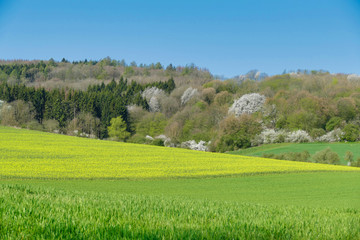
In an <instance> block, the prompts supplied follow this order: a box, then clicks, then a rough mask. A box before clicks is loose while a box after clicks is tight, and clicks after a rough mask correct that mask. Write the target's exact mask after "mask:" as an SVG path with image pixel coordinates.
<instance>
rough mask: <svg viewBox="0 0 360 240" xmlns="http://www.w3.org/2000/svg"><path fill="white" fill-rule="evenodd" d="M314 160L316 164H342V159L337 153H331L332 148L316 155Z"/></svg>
mask: <svg viewBox="0 0 360 240" xmlns="http://www.w3.org/2000/svg"><path fill="white" fill-rule="evenodd" d="M312 159H313V160H314V161H315V162H316V163H325V164H340V157H339V155H338V154H337V153H336V152H333V151H331V149H330V148H326V149H324V150H322V151H319V152H317V153H315V154H314V156H313V157H312Z"/></svg>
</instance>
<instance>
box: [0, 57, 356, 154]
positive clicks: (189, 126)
mask: <svg viewBox="0 0 360 240" xmlns="http://www.w3.org/2000/svg"><path fill="white" fill-rule="evenodd" d="M250 73H252V74H250ZM250 73H249V74H248V75H244V76H243V77H242V78H239V77H235V78H234V79H227V80H224V81H221V80H218V79H216V77H214V76H212V75H211V74H210V73H209V71H207V70H206V69H201V68H199V67H196V66H195V65H192V64H191V65H188V66H184V67H181V66H176V67H175V66H172V65H169V66H167V67H164V66H162V65H161V64H160V63H156V64H149V65H144V64H140V65H138V64H136V63H131V64H127V63H125V62H124V61H118V60H114V59H110V58H105V59H102V60H99V61H85V60H84V61H77V62H72V63H70V62H68V61H67V60H65V59H63V61H61V62H56V61H54V60H52V59H50V60H48V61H2V62H0V105H1V108H0V119H1V124H2V125H7V126H16V127H21V128H28V129H34V130H40V131H48V132H57V133H62V134H67V135H75V136H82V137H88V138H100V139H111V140H116V141H123V142H131V143H140V144H150V145H159V146H164V145H165V146H172V147H182V148H190V149H197V150H202V151H211V152H226V151H234V150H238V149H244V148H249V147H253V146H258V145H262V144H271V143H284V142H285V143H300V142H341V141H342V142H355V141H358V140H360V122H359V119H360V112H359V109H360V108H359V106H360V77H359V76H357V75H355V74H352V75H346V74H331V73H329V72H326V71H308V70H298V71H296V72H290V73H284V74H281V75H275V76H265V75H263V77H264V78H263V77H261V78H260V79H257V78H255V79H257V80H256V81H255V80H252V79H253V78H254V77H255V75H256V76H257V75H259V74H260V73H259V74H258V72H255V71H252V72H251V71H250ZM254 74H255V75H254ZM260 75H261V74H260ZM260 75H259V76H260ZM83 84H84V85H83ZM295 106H296V107H295Z"/></svg>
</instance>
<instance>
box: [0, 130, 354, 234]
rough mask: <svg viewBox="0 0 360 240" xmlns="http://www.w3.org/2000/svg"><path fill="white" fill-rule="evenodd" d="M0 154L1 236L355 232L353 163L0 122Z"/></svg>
mask: <svg viewBox="0 0 360 240" xmlns="http://www.w3.org/2000/svg"><path fill="white" fill-rule="evenodd" d="M0 154H1V157H0V175H1V178H0V239H34V238H40V239H54V238H56V239H58V238H61V239H119V238H121V239H139V238H140V239H199V238H200V239H360V229H359V227H358V226H359V225H360V184H359V183H360V171H359V170H360V169H359V168H350V167H344V166H330V165H321V164H309V163H297V162H288V161H275V160H270V159H262V158H249V157H241V156H232V155H229V154H211V153H200V152H195V151H189V150H183V149H169V148H162V147H154V146H144V145H134V144H124V143H116V142H109V141H99V140H91V139H82V138H76V137H68V136H61V135H55V134H48V133H41V132H34V131H28V130H21V129H12V128H6V127H0ZM76 161H78V163H76ZM86 161H89V162H90V163H88V164H86V163H87V162H86ZM197 161H198V162H197ZM12 164H13V165H12ZM42 164H43V165H45V167H39V166H41V165H42ZM13 166H15V167H13ZM17 168H18V170H19V171H18V172H21V174H18V175H17V174H16V173H17ZM107 168H113V169H111V171H110V170H107ZM161 169H166V171H161ZM224 169H225V170H224ZM270 169H271V171H270ZM103 171H105V173H103ZM127 172H130V173H127ZM109 173H111V174H113V175H111V174H110V175H106V174H109ZM41 174H45V177H43V178H42V177H41ZM122 174H123V175H122ZM79 176H81V177H79ZM86 176H87V177H86ZM124 176H126V177H124Z"/></svg>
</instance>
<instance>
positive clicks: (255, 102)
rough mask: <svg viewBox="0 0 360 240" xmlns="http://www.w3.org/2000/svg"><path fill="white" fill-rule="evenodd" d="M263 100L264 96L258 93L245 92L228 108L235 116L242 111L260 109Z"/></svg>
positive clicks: (252, 111)
mask: <svg viewBox="0 0 360 240" xmlns="http://www.w3.org/2000/svg"><path fill="white" fill-rule="evenodd" d="M265 100H266V98H265V96H263V95H260V94H258V93H250V94H245V95H243V96H242V97H241V98H239V99H237V100H235V101H234V104H233V105H232V106H231V107H230V109H229V113H234V114H235V116H237V117H238V116H240V115H241V114H244V113H246V114H252V113H254V112H257V111H260V110H261V109H262V107H263V106H264V103H265Z"/></svg>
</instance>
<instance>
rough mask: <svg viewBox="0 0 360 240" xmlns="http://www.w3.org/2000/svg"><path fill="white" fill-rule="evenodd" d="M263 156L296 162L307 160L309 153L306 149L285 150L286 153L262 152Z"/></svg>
mask: <svg viewBox="0 0 360 240" xmlns="http://www.w3.org/2000/svg"><path fill="white" fill-rule="evenodd" d="M262 157H264V158H273V159H279V160H289V161H298V162H308V161H309V158H310V153H309V152H308V151H303V152H287V153H280V154H274V153H264V154H263V155H262Z"/></svg>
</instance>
